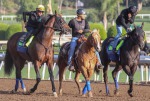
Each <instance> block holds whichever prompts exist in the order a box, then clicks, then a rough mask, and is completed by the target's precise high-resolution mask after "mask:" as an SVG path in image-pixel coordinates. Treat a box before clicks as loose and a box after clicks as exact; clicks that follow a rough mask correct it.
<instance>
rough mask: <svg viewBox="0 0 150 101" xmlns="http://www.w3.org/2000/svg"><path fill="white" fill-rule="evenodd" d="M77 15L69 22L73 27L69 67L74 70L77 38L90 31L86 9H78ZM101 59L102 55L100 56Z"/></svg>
mask: <svg viewBox="0 0 150 101" xmlns="http://www.w3.org/2000/svg"><path fill="white" fill-rule="evenodd" d="M76 14H77V17H76V18H74V19H72V20H70V22H69V24H68V25H69V27H70V28H72V39H71V43H70V50H69V53H68V63H67V65H68V69H69V70H70V71H74V70H75V69H74V68H73V66H72V63H71V60H72V56H73V54H74V50H75V47H76V46H77V40H78V38H79V37H81V36H82V35H84V34H85V33H88V32H90V27H89V24H88V22H87V21H86V20H85V17H86V16H85V11H84V10H83V9H78V10H77V12H76ZM97 56H98V57H99V54H98V52H97ZM98 59H99V60H100V57H99V58H98ZM99 65H101V60H100V62H99Z"/></svg>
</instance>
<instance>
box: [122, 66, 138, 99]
mask: <svg viewBox="0 0 150 101" xmlns="http://www.w3.org/2000/svg"><path fill="white" fill-rule="evenodd" d="M132 68H133V69H130V68H129V67H128V66H123V70H124V71H125V73H126V74H127V75H128V76H129V85H130V87H129V90H128V94H129V96H130V97H133V95H132V90H133V74H134V73H135V71H136V69H137V67H132Z"/></svg>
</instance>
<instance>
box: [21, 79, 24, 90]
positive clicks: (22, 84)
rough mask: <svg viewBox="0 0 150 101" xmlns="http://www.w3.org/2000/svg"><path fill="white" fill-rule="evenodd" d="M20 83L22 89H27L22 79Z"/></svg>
mask: <svg viewBox="0 0 150 101" xmlns="http://www.w3.org/2000/svg"><path fill="white" fill-rule="evenodd" d="M20 83H21V88H22V89H24V88H25V85H24V83H23V80H22V79H20Z"/></svg>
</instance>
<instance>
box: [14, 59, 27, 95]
mask: <svg viewBox="0 0 150 101" xmlns="http://www.w3.org/2000/svg"><path fill="white" fill-rule="evenodd" d="M14 64H15V67H16V84H15V89H14V90H12V93H15V92H17V90H18V88H19V81H20V83H21V87H22V89H23V91H24V93H25V92H26V88H25V85H24V82H23V80H22V76H21V70H22V68H23V66H24V64H25V60H23V59H21V58H17V59H16V60H15V62H14Z"/></svg>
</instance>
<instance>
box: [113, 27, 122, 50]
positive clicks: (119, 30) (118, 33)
mask: <svg viewBox="0 0 150 101" xmlns="http://www.w3.org/2000/svg"><path fill="white" fill-rule="evenodd" d="M116 28H117V35H116V36H115V37H114V44H113V48H116V46H117V43H118V40H119V38H120V36H121V34H122V26H119V25H117V26H116Z"/></svg>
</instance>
